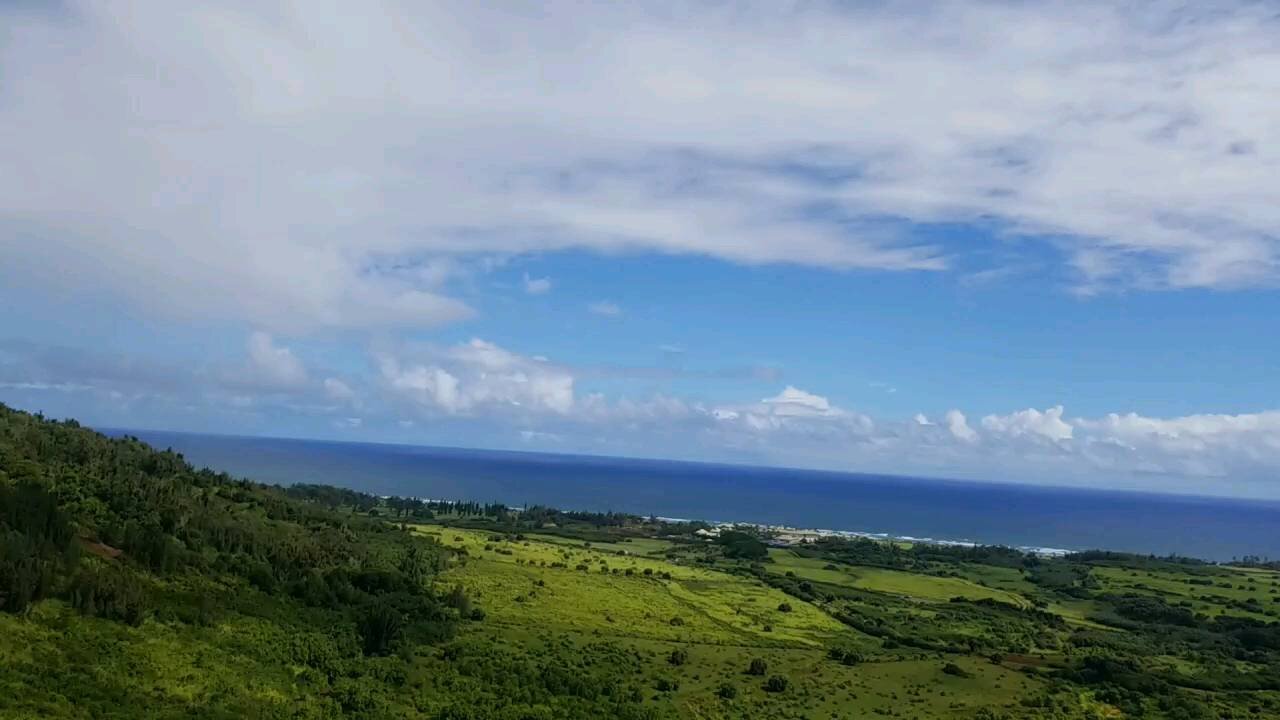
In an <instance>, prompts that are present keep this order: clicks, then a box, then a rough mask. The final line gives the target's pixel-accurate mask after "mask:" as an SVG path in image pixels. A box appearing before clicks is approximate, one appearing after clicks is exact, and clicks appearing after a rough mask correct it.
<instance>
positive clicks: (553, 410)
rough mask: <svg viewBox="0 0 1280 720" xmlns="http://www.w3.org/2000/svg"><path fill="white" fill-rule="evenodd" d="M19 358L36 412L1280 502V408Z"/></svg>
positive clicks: (491, 352) (418, 350) (427, 358)
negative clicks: (256, 420)
mask: <svg viewBox="0 0 1280 720" xmlns="http://www.w3.org/2000/svg"><path fill="white" fill-rule="evenodd" d="M4 350H5V352H4V353H0V389H4V390H5V391H6V394H10V395H12V394H18V395H19V397H28V398H35V400H32V402H33V403H38V402H44V401H47V400H48V398H50V397H51V396H54V395H57V396H79V397H88V398H96V400H97V402H98V403H99V405H98V407H99V408H114V409H115V411H116V412H120V411H121V407H125V406H128V405H129V404H133V405H139V404H151V405H153V406H154V405H159V406H172V407H178V406H181V407H189V408H191V409H193V410H194V411H195V412H198V413H200V414H202V415H209V414H214V415H216V414H217V413H220V412H221V413H236V414H240V415H243V416H244V417H253V416H255V415H257V416H261V417H266V418H269V419H270V423H271V426H272V427H277V428H278V427H281V422H286V421H290V420H291V419H296V418H299V417H302V418H313V419H318V420H322V421H324V422H325V423H327V424H328V425H329V426H332V427H333V428H336V429H338V430H340V431H342V432H343V433H344V436H346V437H364V436H361V435H354V436H353V435H351V434H350V433H351V432H353V431H359V430H362V429H369V430H370V431H371V432H372V431H376V430H377V429H378V428H388V427H398V428H401V429H405V428H412V429H413V430H414V431H415V432H417V431H419V430H421V431H424V432H428V433H438V432H441V431H442V430H443V429H447V428H450V427H455V426H460V425H461V426H465V427H467V428H470V429H472V430H477V429H478V430H481V431H483V434H487V435H490V436H492V437H493V438H495V439H497V440H498V441H499V442H501V441H502V439H503V438H507V439H510V440H511V441H512V442H513V443H514V442H516V441H518V443H519V444H520V445H521V446H523V447H528V448H533V449H541V450H549V451H567V452H594V453H608V454H624V455H645V456H652V455H655V454H658V455H667V456H671V457H676V458H685V459H699V460H715V461H729V462H749V463H765V464H773V465H787V466H797V467H810V468H820V469H832V470H843V471H860V472H887V473H899V474H901V473H915V474H922V475H934V476H950V477H971V478H974V479H981V480H1007V481H1016V482H1025V483H1032V484H1036V483H1048V484H1069V485H1081V486H1089V487H1127V488H1133V489H1147V490H1171V491H1177V492H1191V493H1199V494H1225V495H1239V496H1252V497H1269V498H1280V485H1277V483H1276V480H1275V478H1276V477H1280V410H1273V411H1267V412H1258V413H1242V414H1236V415H1209V414H1203V415H1188V416H1184V417H1171V418H1159V417H1145V416H1141V415H1138V414H1135V413H1125V414H1120V413H1112V414H1108V415H1105V416H1102V417H1093V418H1089V417H1074V416H1071V415H1070V414H1069V413H1068V412H1067V411H1066V410H1065V409H1064V408H1063V407H1062V406H1055V407H1050V408H1046V409H1037V408H1025V409H1018V410H1013V411H1010V412H1008V413H1004V414H990V415H986V416H983V417H981V418H980V419H978V420H976V421H970V420H969V419H968V417H967V416H966V415H965V413H964V412H963V411H961V410H959V409H953V410H950V411H948V412H946V413H944V414H943V415H942V416H941V417H928V416H926V415H924V414H916V415H914V416H913V417H911V418H906V419H895V418H873V417H870V416H868V415H866V414H864V413H861V412H858V411H856V410H854V409H851V408H845V407H840V406H839V405H837V404H836V403H834V402H832V401H831V400H830V399H829V398H827V397H824V396H823V395H821V394H819V393H816V392H813V391H811V390H805V389H802V388H798V387H794V386H784V387H782V388H781V389H780V390H779V392H778V393H776V394H774V395H771V396H767V397H763V398H759V399H744V400H743V401H741V402H706V401H695V400H690V399H686V398H679V397H672V396H669V395H662V394H648V395H641V396H628V395H626V394H618V393H614V394H606V393H602V392H598V391H591V390H583V389H582V387H581V383H582V377H583V373H582V372H581V371H580V369H578V368H574V367H571V366H569V365H563V364H559V363H556V362H554V361H553V360H549V359H545V358H541V357H533V356H528V355H523V354H520V353H517V352H513V351H511V350H509V349H506V348H503V347H501V346H499V345H496V344H494V343H491V342H488V341H485V340H480V339H473V340H471V341H469V342H465V343H460V344H457V345H453V346H445V347H434V346H416V347H399V348H396V349H391V350H387V349H384V350H380V351H377V352H374V353H373V354H372V356H371V358H370V363H371V365H372V367H373V371H372V372H371V373H370V374H368V375H367V376H364V377H361V378H358V379H346V380H343V379H339V378H336V377H333V376H326V377H324V379H323V380H319V379H315V378H316V377H317V376H318V375H321V374H323V373H320V372H316V371H314V370H312V369H308V368H307V367H306V366H305V365H303V364H302V361H301V360H300V359H299V358H298V357H297V356H296V355H294V354H293V353H292V351H290V350H289V348H287V347H285V346H283V345H280V344H279V343H277V342H276V341H274V340H272V339H271V338H268V337H265V336H263V335H260V334H255V335H254V336H252V337H251V338H250V342H249V344H248V346H247V348H246V362H248V363H250V364H251V365H262V366H265V367H264V371H265V372H266V373H267V375H266V378H265V380H270V381H271V383H272V384H260V385H257V386H255V387H254V388H253V389H247V388H246V385H245V383H244V382H243V381H242V380H240V379H239V378H238V376H237V380H236V382H228V381H227V380H226V378H228V377H231V376H230V375H228V373H227V372H225V370H226V369H218V368H212V367H205V368H195V369H191V370H180V369H173V368H166V367H163V366H154V365H148V364H147V363H145V362H127V363H119V362H117V363H115V364H114V365H112V364H111V363H110V362H109V361H107V360H105V359H101V358H94V357H92V356H86V355H84V354H83V353H79V352H69V351H67V352H61V351H57V350H51V349H41V348H34V347H31V346H21V345H15V344H12V343H11V344H8V345H6V346H5V347H4ZM264 351H267V352H266V353H265V359H266V362H265V363H263V362H261V360H262V359H263V358H262V356H263V354H264ZM233 369H234V368H233ZM32 406H33V407H39V406H40V405H39V404H34V405H32ZM414 437H421V435H415V436H414ZM655 449H660V450H659V452H657V453H655Z"/></svg>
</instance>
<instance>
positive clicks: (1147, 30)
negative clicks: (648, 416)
mask: <svg viewBox="0 0 1280 720" xmlns="http://www.w3.org/2000/svg"><path fill="white" fill-rule="evenodd" d="M0 26H3V27H4V28H5V31H4V32H3V33H2V34H0V68H3V74H4V83H3V84H2V85H0V156H3V157H4V158H5V168H4V170H3V171H0V260H3V262H0V278H2V279H3V280H4V281H5V282H8V283H19V284H22V285H24V286H30V287H33V288H39V287H46V288H57V289H61V290H64V291H65V290H68V289H71V290H76V291H93V292H103V293H107V294H109V295H111V296H115V297H118V298H119V299H122V300H123V301H126V302H129V303H132V304H133V305H135V306H137V307H140V308H144V309H146V310H147V311H148V312H153V313H160V314H165V315H171V316H176V317H180V318H187V319H189V318H202V319H209V318H215V319H216V318H231V319H236V320H246V321H249V322H251V323H252V324H253V325H254V326H256V327H263V328H266V329H268V330H277V331H304V330H309V329H315V328H325V327H336V328H351V327H355V328H370V327H380V326H381V327H429V326H432V325H435V324H440V323H448V322H453V321H457V320H459V319H462V318H465V317H468V316H469V315H470V314H471V313H472V312H473V310H472V308H471V306H470V303H469V302H468V301H467V300H465V299H464V298H461V297H459V296H458V295H457V293H456V292H455V290H454V289H453V288H452V286H451V285H450V282H449V278H450V272H451V271H450V268H456V267H457V262H458V261H460V260H465V259H466V258H469V257H474V256H476V255H477V254H485V253H498V254H503V253H506V254H510V253H525V252H538V251H555V250H563V249H584V250H589V251H602V252H624V253H625V252H657V253H667V254H692V255H700V256H707V257H712V258H717V259H720V260H724V261H729V262H735V263H746V264H762V263H787V264H800V265H808V266H815V267H824V268H834V269H842V268H843V269H852V268H863V269H877V270H883V271H911V270H914V271H941V270H945V269H947V268H949V267H952V266H954V265H956V264H958V263H959V262H961V261H963V260H964V259H965V258H966V257H967V255H968V253H970V252H971V251H972V250H973V248H971V247H965V246H943V245H939V244H938V243H937V242H935V241H932V240H922V239H920V238H919V237H918V236H917V235H916V234H914V233H913V232H912V228H917V227H920V226H921V225H929V224H933V223H980V224H984V225H986V226H988V227H990V228H992V229H993V230H994V231H995V232H997V233H999V234H1001V235H1003V236H1005V237H1006V238H1009V239H1017V238H1026V239H1030V240H1032V241H1034V242H1036V243H1038V244H1040V245H1042V246H1045V247H1050V248H1054V252H1056V253H1058V254H1059V256H1060V257H1061V259H1062V262H1061V264H1060V271H1061V274H1062V277H1063V278H1064V282H1068V283H1070V284H1072V285H1073V286H1074V287H1075V288H1076V289H1077V290H1079V291H1082V292H1097V291H1100V290H1105V289H1107V288H1111V287H1124V288H1128V287H1138V288H1148V289H1159V288H1186V287H1201V288H1238V287H1253V286H1273V285H1274V284H1275V281H1276V278H1277V271H1278V263H1277V253H1278V250H1280V239H1278V237H1280V235H1278V233H1277V229H1278V228H1280V203H1277V202H1275V196H1274V191H1273V190H1272V189H1271V188H1272V185H1274V179H1275V177H1276V173H1277V170H1278V169H1280V125H1277V123H1275V122H1274V100H1275V98H1276V97H1277V96H1278V95H1280V70H1278V68H1280V19H1277V16H1276V15H1275V13H1274V12H1272V11H1271V10H1270V8H1269V6H1268V5H1267V4H1265V3H1246V2H1227V3H1215V4H1214V5H1213V6H1212V7H1209V6H1201V5H1194V4H1193V5H1186V4H1181V3H1162V2H1157V3H1150V4H1143V5H1142V6H1141V7H1133V6H1131V5H1129V4H1126V3H1118V2H1101V1H1086V2H1072V3H1065V2H1061V3H1060V2H1046V3H1023V4H1016V3H1013V4H1011V3H1003V2H925V3H894V2H888V3H880V2H872V3H827V2H815V3H804V4H792V3H773V2H768V3H754V2H748V3H733V4H730V5H722V4H715V3H711V4H705V3H676V4H670V3H647V2H641V3H598V4H584V3H569V2H550V3H539V4H538V5H537V10H536V12H535V11H533V9H532V6H522V5H519V4H517V5H516V6H508V7H506V8H505V9H503V10H499V9H497V8H488V7H484V6H482V5H478V4H475V3H449V2H436V3H408V2H405V3H400V2H388V1H374V2H370V3H366V4H364V5H362V9H361V12H360V13H350V12H347V11H344V10H340V9H339V8H336V7H330V6H323V5H298V4H294V3H284V2H270V1H266V2H264V1H261V0H255V2H235V1H233V2H226V3H219V4H217V5H191V4H186V3H167V2H151V1H148V0H120V1H118V2H111V3H91V2H76V1H74V0H71V1H68V2H64V3H58V4H52V5H50V6H38V5H32V4H27V3H18V4H16V5H14V4H8V5H6V6H4V7H3V8H0ZM69 48H74V52H69V51H68V49H69ZM68 88H74V91H70V92H69V91H68ZM85 118H92V122H85ZM304 270H305V272H302V271H304ZM68 278H70V279H71V282H72V286H71V287H70V288H68V285H67V282H68V280H67V279H68ZM548 288H549V285H548V284H546V283H544V282H543V279H530V281H529V282H528V283H527V284H526V290H527V291H528V292H531V293H538V292H545V290H546V289H548ZM158 299H163V302H157V300H158Z"/></svg>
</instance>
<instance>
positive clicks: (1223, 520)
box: [106, 430, 1280, 560]
mask: <svg viewBox="0 0 1280 720" xmlns="http://www.w3.org/2000/svg"><path fill="white" fill-rule="evenodd" d="M106 432H108V433H109V434H112V435H120V434H124V433H128V434H131V435H135V436H137V437H139V438H141V439H143V440H145V441H146V442H148V443H151V444H152V445H154V446H156V447H158V448H162V449H163V448H172V449H174V450H175V451H178V452H181V453H183V454H184V455H185V456H186V458H187V460H188V461H190V462H192V463H193V464H195V465H197V466H206V467H210V468H213V469H215V470H222V471H226V472H228V473H230V474H232V475H236V476H241V477H248V478H251V479H254V480H258V481H261V482H268V483H275V484H281V485H288V484H292V483H295V482H308V483H325V484H331V485H339V486H343V487H348V488H352V489H354V490H360V491H364V492H369V493H374V494H378V495H402V496H413V497H422V498H433V499H450V500H477V501H482V502H491V501H496V502H503V503H506V504H508V505H512V506H521V505H525V504H529V505H533V504H542V505H551V506H554V507H558V508H562V509H573V510H592V511H602V512H603V511H609V510H614V511H620V512H628V513H635V514H640V515H658V516H661V517H677V518H690V519H701V520H710V521H742V522H752V523H763V524H777V525H790V526H793V527H804V528H827V529H832V530H848V531H860V532H867V533H884V534H888V535H892V536H895V537H910V538H920V539H925V538H928V539H934V540H951V541H969V542H979V543H989V544H1002V545H1011V546H1017V547H1026V548H1053V549H1064V550H1084V549H1094V548H1100V549H1107V550H1123V551H1129V552H1137V553H1154V554H1157V555H1166V554H1170V553H1176V554H1179V555H1186V556H1191V557H1199V558H1205V559H1211V560H1230V559H1232V558H1233V557H1241V556H1245V555H1261V556H1268V557H1271V558H1280V502H1274V501H1259V500H1235V499H1226V498H1209V497H1197V496H1178V495H1156V494H1147V493H1134V492H1115V491H1099V490H1083V489H1073V488H1060V487H1038V486H1025V485H1013V484H996V483H978V482H965V481H956V480H936V479H926V478H914V477H896V476H886V475H864V474H851V473H833V472H822V471H813V470H796V469H783V468H764V467H744V466H733V465H716V464H703V463H688V462H674V461H664V460H638V459H627V458H605V457H588V456H576V455H553V454H544V453H526V452H505V451H492V450H466V449H455V448H437V447H417V446H407V445H381V444H370V443H345V442H324V441H315V440H284V439H272V438H249V437H232V436H222V435H197V434H188V433H173V432H159V431H142V430H107V431H106Z"/></svg>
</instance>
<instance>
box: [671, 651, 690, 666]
mask: <svg viewBox="0 0 1280 720" xmlns="http://www.w3.org/2000/svg"><path fill="white" fill-rule="evenodd" d="M667 662H669V663H671V664H672V665H683V664H685V663H687V662H689V653H688V651H686V650H685V649H684V648H676V649H675V650H672V651H671V654H670V655H668V656H667Z"/></svg>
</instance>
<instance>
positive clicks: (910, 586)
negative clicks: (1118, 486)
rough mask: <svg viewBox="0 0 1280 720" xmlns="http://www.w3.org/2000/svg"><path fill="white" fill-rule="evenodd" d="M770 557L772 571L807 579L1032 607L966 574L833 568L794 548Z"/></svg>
mask: <svg viewBox="0 0 1280 720" xmlns="http://www.w3.org/2000/svg"><path fill="white" fill-rule="evenodd" d="M769 557H770V558H771V559H772V560H773V561H774V562H773V565H772V566H771V567H770V571H772V572H779V573H784V574H785V573H787V572H793V573H795V576H796V577H799V578H804V579H807V580H813V581H816V582H823V583H829V584H831V585H844V586H847V587H853V588H859V589H862V590H871V591H874V592H881V593H886V594H889V595H897V596H899V597H903V598H906V599H909V600H914V601H919V602H947V601H949V600H951V598H954V597H962V598H966V599H969V600H982V599H991V600H998V601H1000V602H1003V603H1008V604H1010V605H1013V606H1014V607H1029V606H1030V604H1031V603H1029V602H1028V601H1027V599H1026V598H1025V597H1023V596H1021V595H1019V594H1017V593H1015V592H1010V591H1008V590H1002V589H998V588H994V587H985V586H982V585H979V584H978V583H976V582H974V581H973V580H969V579H966V578H956V577H936V576H932V575H922V574H919V573H910V572H903V571H900V570H887V569H884V568H869V567H851V566H841V567H838V568H837V569H834V570H832V569H827V568H826V566H827V565H828V564H829V563H827V562H825V561H823V560H818V559H814V558H805V557H800V556H799V555H797V554H796V553H794V552H792V551H790V550H785V549H778V548H774V549H772V550H770V552H769ZM997 569H998V568H990V570H997Z"/></svg>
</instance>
